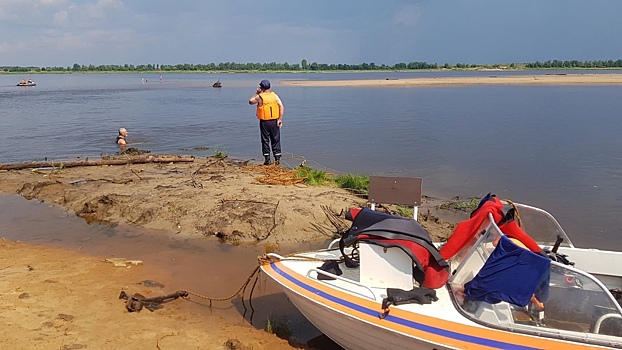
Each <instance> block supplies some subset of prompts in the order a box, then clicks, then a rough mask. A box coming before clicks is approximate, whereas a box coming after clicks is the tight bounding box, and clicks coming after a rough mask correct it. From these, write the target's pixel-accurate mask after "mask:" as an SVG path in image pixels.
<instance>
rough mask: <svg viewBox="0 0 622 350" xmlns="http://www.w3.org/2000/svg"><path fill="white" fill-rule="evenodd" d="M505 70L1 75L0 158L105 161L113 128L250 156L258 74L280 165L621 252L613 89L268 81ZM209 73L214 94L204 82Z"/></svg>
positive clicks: (144, 145)
mask: <svg viewBox="0 0 622 350" xmlns="http://www.w3.org/2000/svg"><path fill="white" fill-rule="evenodd" d="M599 72H602V73H611V72H607V71H599ZM553 73H558V72H553ZM571 73H580V72H571ZM589 73H590V74H592V73H593V72H589ZM614 73H622V72H620V71H614ZM506 74H524V73H523V72H519V73H517V72H433V73H431V72H420V73H398V72H382V73H337V74H223V75H217V74H164V79H163V82H162V83H160V82H159V74H152V75H147V74H143V75H140V74H67V75H52V74H51V75H30V76H28V77H25V78H32V79H33V80H35V82H36V83H37V86H36V87H32V88H24V87H16V86H15V84H16V81H18V80H21V76H16V75H2V76H0V111H1V112H0V113H1V115H0V129H1V130H2V133H0V143H2V144H3V145H4V146H3V147H2V148H1V149H0V162H4V163H7V162H21V161H32V160H44V159H46V158H47V159H50V160H51V159H59V160H60V159H65V160H71V159H76V157H81V158H84V157H95V158H96V157H100V156H101V155H103V154H108V153H114V152H116V151H117V146H116V145H115V144H114V139H115V136H116V130H117V129H118V128H119V127H121V126H123V127H126V128H128V129H129V132H130V135H129V138H130V140H132V141H133V143H132V144H131V146H133V147H138V148H140V149H146V150H151V151H153V152H156V153H183V154H193V155H196V156H208V155H213V154H214V152H215V150H216V149H217V148H218V149H220V150H225V151H226V152H228V153H229V154H230V155H231V156H233V157H238V158H245V159H250V158H253V159H259V158H261V154H260V153H261V152H260V144H259V132H258V122H257V120H256V119H255V117H254V109H253V107H252V106H249V105H248V102H247V101H248V98H249V97H250V96H251V95H252V94H253V92H254V91H255V88H256V86H257V84H258V82H259V81H260V80H261V79H264V78H268V79H270V80H271V81H272V83H273V89H274V90H275V91H276V92H277V93H278V94H279V95H280V97H281V99H282V100H283V102H284V104H285V109H286V110H285V117H284V126H283V129H282V145H283V151H284V155H285V158H284V163H285V164H289V165H296V164H298V162H300V161H301V159H302V157H304V158H306V159H307V164H309V165H312V166H315V167H318V168H322V169H327V170H329V171H332V172H353V173H365V174H368V175H374V174H377V175H379V174H382V175H395V176H420V177H423V179H424V182H423V187H424V188H423V190H424V193H425V194H428V195H433V196H438V197H443V198H451V197H453V196H456V195H460V196H462V197H470V196H482V195H484V194H486V193H487V192H494V193H497V194H498V195H499V196H500V197H502V198H509V199H512V200H514V201H518V202H523V203H528V204H532V205H535V206H539V207H542V208H545V209H547V210H548V211H550V212H551V213H552V214H553V215H555V216H556V217H557V218H558V219H559V220H560V222H561V223H562V226H563V227H564V228H565V229H566V231H567V232H568V233H569V235H570V236H571V238H573V240H574V242H575V244H577V245H581V246H588V247H601V248H603V247H607V248H613V249H618V250H622V219H620V217H619V215H620V213H621V212H622V183H621V182H620V181H619V180H620V179H619V177H620V174H621V172H622V156H621V155H620V154H621V153H620V151H621V149H622V138H620V137H619V135H618V134H619V132H620V130H622V120H621V119H620V114H621V112H622V98H621V97H622V86H619V85H609V86H587V85H573V86H519V85H507V86H451V87H442V86H437V87H395V88H387V87H384V88H382V87H301V86H285V85H280V84H279V81H282V80H286V79H344V78H345V79H378V78H387V79H400V78H411V77H421V76H426V77H429V76H458V75H464V76H472V75H480V76H487V75H506ZM529 74H551V72H544V71H543V72H529ZM142 77H145V78H147V83H145V84H141V78H142ZM218 79H220V81H221V82H222V83H223V88H221V89H215V88H212V87H211V85H212V84H213V83H214V82H215V81H216V80H218ZM203 147H208V148H209V149H208V150H204V149H203Z"/></svg>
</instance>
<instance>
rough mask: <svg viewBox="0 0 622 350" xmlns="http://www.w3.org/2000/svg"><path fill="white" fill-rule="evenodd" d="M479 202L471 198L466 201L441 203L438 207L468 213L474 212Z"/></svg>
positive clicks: (477, 199)
mask: <svg viewBox="0 0 622 350" xmlns="http://www.w3.org/2000/svg"><path fill="white" fill-rule="evenodd" d="M479 201H480V199H479V198H471V199H470V200H468V201H460V200H457V201H455V202H447V203H443V204H441V205H440V206H439V207H440V208H441V209H452V210H460V211H467V212H468V211H473V210H475V208H477V205H478V204H479Z"/></svg>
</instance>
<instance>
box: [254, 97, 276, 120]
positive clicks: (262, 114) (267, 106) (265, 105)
mask: <svg viewBox="0 0 622 350" xmlns="http://www.w3.org/2000/svg"><path fill="white" fill-rule="evenodd" d="M259 97H261V100H262V103H261V106H260V105H259V104H257V119H259V120H272V119H278V118H279V104H278V103H277V101H276V94H275V93H274V92H272V91H269V92H262V93H261V94H259Z"/></svg>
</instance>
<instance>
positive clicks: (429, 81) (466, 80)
mask: <svg viewBox="0 0 622 350" xmlns="http://www.w3.org/2000/svg"><path fill="white" fill-rule="evenodd" d="M280 83H281V84H283V85H294V86H333V87H337V86H376V87H377V86H387V87H406V86H446V85H578V84H582V85H619V84H622V74H566V75H510V76H501V75H499V76H497V75H493V74H491V75H489V76H486V77H439V78H412V79H374V80H326V81H316V80H314V81H310V80H282V81H281V82H280Z"/></svg>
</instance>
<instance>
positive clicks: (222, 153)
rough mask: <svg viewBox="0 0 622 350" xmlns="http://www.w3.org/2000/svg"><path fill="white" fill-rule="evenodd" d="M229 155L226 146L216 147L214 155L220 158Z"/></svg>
mask: <svg viewBox="0 0 622 350" xmlns="http://www.w3.org/2000/svg"><path fill="white" fill-rule="evenodd" d="M228 156H229V153H227V150H225V149H224V148H220V146H216V148H215V149H214V157H216V158H218V159H225V158H227V157H228Z"/></svg>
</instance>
